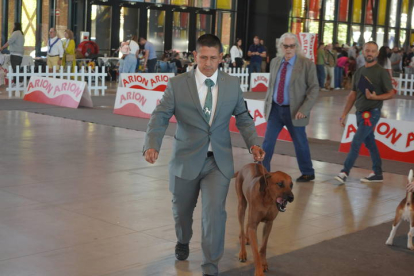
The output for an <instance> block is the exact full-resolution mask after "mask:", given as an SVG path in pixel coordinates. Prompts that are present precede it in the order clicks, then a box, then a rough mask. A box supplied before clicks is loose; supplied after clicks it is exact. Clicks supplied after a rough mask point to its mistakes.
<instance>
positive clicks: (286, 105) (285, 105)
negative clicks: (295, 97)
mask: <svg viewBox="0 0 414 276" xmlns="http://www.w3.org/2000/svg"><path fill="white" fill-rule="evenodd" d="M280 107H290V105H288V104H284V105H281V106H280Z"/></svg>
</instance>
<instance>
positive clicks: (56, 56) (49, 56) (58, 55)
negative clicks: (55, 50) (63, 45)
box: [47, 55, 59, 57]
mask: <svg viewBox="0 0 414 276" xmlns="http://www.w3.org/2000/svg"><path fill="white" fill-rule="evenodd" d="M47 56H48V57H58V56H59V55H55V56H50V55H47Z"/></svg>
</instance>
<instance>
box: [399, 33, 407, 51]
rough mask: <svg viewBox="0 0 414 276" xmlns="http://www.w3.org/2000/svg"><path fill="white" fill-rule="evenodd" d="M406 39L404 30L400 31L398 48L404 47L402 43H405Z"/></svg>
mask: <svg viewBox="0 0 414 276" xmlns="http://www.w3.org/2000/svg"><path fill="white" fill-rule="evenodd" d="M406 39H407V37H406V32H405V30H401V31H400V46H401V47H403V46H404V43H405V40H406Z"/></svg>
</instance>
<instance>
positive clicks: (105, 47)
mask: <svg viewBox="0 0 414 276" xmlns="http://www.w3.org/2000/svg"><path fill="white" fill-rule="evenodd" d="M111 18H112V7H111V6H102V5H92V11H91V40H92V41H95V42H96V44H98V46H99V52H103V53H105V52H106V53H110V50H111V26H112V24H111Z"/></svg>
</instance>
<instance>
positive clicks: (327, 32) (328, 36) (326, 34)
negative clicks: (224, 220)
mask: <svg viewBox="0 0 414 276" xmlns="http://www.w3.org/2000/svg"><path fill="white" fill-rule="evenodd" d="M332 38H333V23H325V24H324V28H323V42H324V43H325V45H326V44H329V43H332Z"/></svg>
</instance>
